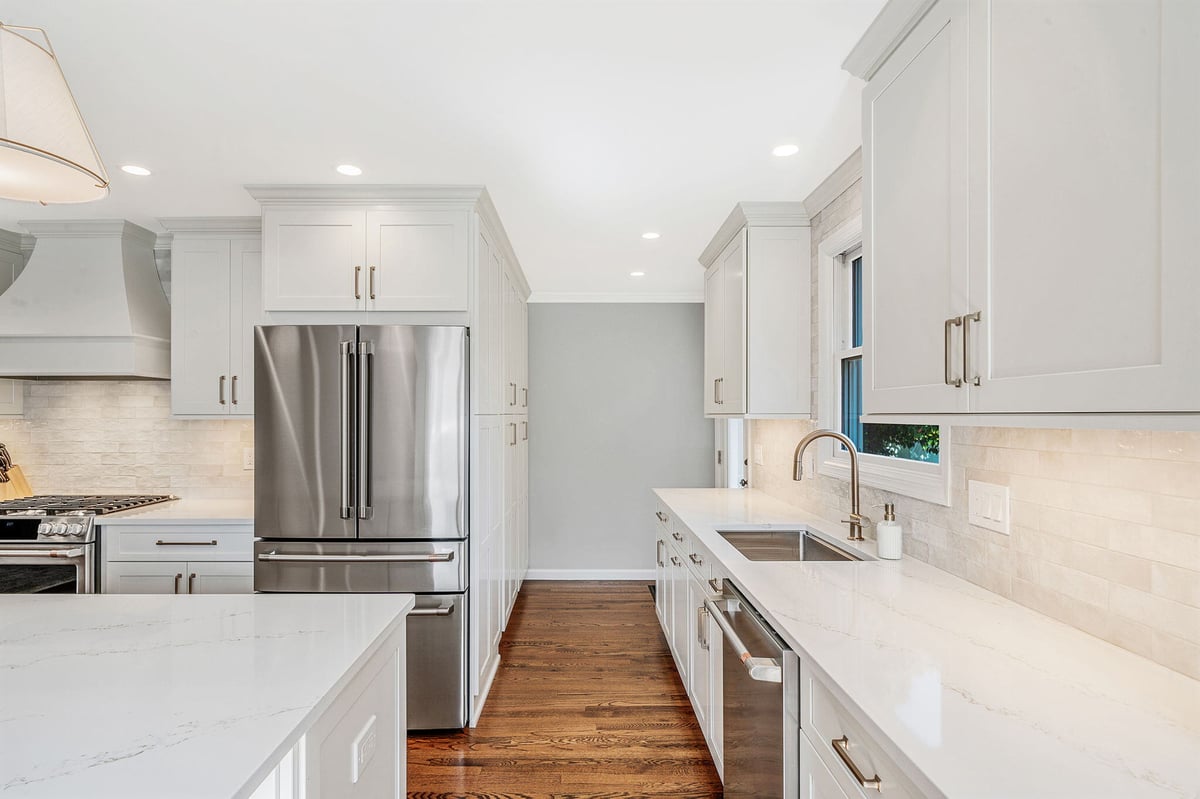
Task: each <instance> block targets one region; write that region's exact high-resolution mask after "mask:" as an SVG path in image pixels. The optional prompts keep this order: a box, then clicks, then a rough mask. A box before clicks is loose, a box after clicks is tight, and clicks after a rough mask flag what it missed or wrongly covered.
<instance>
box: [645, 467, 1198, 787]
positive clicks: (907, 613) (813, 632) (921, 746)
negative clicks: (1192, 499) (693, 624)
mask: <svg viewBox="0 0 1200 799" xmlns="http://www.w3.org/2000/svg"><path fill="white" fill-rule="evenodd" d="M656 493H657V494H658V496H659V497H660V498H661V499H662V500H663V502H665V503H666V504H667V506H669V507H670V509H671V510H672V511H673V512H674V515H675V519H677V520H678V521H679V522H681V523H682V524H683V525H684V526H685V527H687V528H688V529H689V530H691V532H692V533H693V534H694V535H695V536H696V537H697V538H698V539H699V540H700V542H701V543H702V544H703V545H704V547H705V548H707V549H708V550H709V553H710V554H711V555H712V556H713V557H714V558H715V559H716V560H717V561H719V562H720V563H721V565H722V567H723V570H724V571H725V572H726V573H727V574H728V575H729V576H730V577H731V578H732V580H733V582H734V583H735V584H736V585H737V586H738V588H740V589H742V591H743V593H745V594H746V595H747V598H748V599H750V600H751V602H752V603H753V604H754V605H755V606H756V608H757V609H758V610H759V611H760V612H761V613H762V614H763V615H764V616H765V617H766V618H767V619H768V620H769V621H770V622H771V624H772V625H773V626H774V627H775V629H776V631H777V632H778V633H779V634H780V635H781V636H782V637H783V638H784V639H785V640H786V641H787V642H788V643H789V645H791V646H792V647H793V648H794V649H795V650H796V652H797V653H798V654H799V655H800V657H801V658H802V659H805V660H807V662H808V663H810V664H811V665H813V666H814V668H815V670H816V671H817V672H818V673H819V674H821V675H824V676H826V677H828V678H829V679H830V680H831V681H832V682H833V683H834V684H835V685H836V686H837V688H838V689H840V693H841V694H843V695H844V697H845V699H847V700H849V702H850V703H851V704H852V705H853V706H856V707H857V709H858V711H860V713H861V715H862V716H865V717H866V718H868V719H870V724H871V726H873V727H875V729H876V731H877V732H879V733H881V734H882V736H884V737H886V739H888V740H889V741H890V742H891V744H892V747H894V749H895V750H898V754H899V756H900V757H901V758H902V759H903V760H907V761H908V762H909V765H910V766H911V767H915V768H916V769H917V770H918V771H919V772H920V773H921V774H923V775H924V776H925V777H926V778H927V779H928V780H929V781H930V782H931V783H932V784H933V785H934V786H936V788H937V789H938V790H940V791H941V792H942V793H943V794H944V795H945V796H947V797H952V799H975V798H976V797H979V798H983V797H987V798H988V799H1037V798H1038V797H1045V798H1046V799H1050V798H1051V797H1053V799H1085V798H1086V799H1097V798H1098V797H1113V798H1114V799H1116V797H1120V799H1135V798H1137V797H1155V798H1157V797H1186V799H1195V798H1196V797H1200V681H1196V680H1193V679H1190V678H1188V677H1185V676H1184V675H1182V674H1179V673H1177V672H1174V671H1171V670H1170V669H1167V668H1166V667H1163V666H1159V665H1157V664H1155V663H1153V662H1151V661H1149V660H1146V659H1145V658H1142V657H1139V656H1137V655H1134V654H1133V653H1131V652H1127V651H1125V650H1123V649H1120V648H1118V647H1116V646H1113V645H1111V644H1108V643H1105V642H1104V641H1101V640H1100V639H1098V638H1094V637H1092V636H1090V635H1087V634H1086V633H1083V632H1081V631H1079V630H1076V629H1074V628H1072V627H1069V626H1067V625H1065V624H1061V623H1059V622H1057V621H1054V620H1053V619H1050V618H1048V617H1046V616H1043V615H1041V614H1038V613H1036V612H1034V611H1032V610H1030V609H1028V608H1025V607H1022V606H1021V605H1018V604H1016V603H1015V602H1012V601H1010V600H1007V599H1005V598H1003V597H1001V596H999V595H998V594H994V593H991V592H989V591H986V590H984V589H982V588H979V587H977V586H975V585H972V584H971V583H968V582H966V581H965V580H962V579H959V578H957V577H955V576H953V575H951V574H949V573H947V572H944V571H941V570H940V569H936V568H934V567H932V566H929V565H927V564H925V563H922V562H920V561H916V560H913V559H910V558H905V559H904V560H900V561H867V562H861V563H849V562H847V563H818V562H800V563H765V562H752V561H749V560H747V559H746V558H745V557H743V556H742V555H741V554H740V553H739V552H738V551H737V550H735V549H734V548H733V547H732V546H731V545H730V544H729V543H728V542H726V541H725V540H724V539H723V538H721V537H720V536H719V535H718V534H717V532H716V531H717V529H728V528H729V527H734V526H737V525H760V524H781V525H788V526H793V527H794V526H797V525H799V526H804V527H807V528H809V529H813V530H816V531H820V532H823V533H825V534H827V535H828V536H829V537H830V538H833V539H834V540H837V541H838V543H839V545H842V546H848V545H849V542H847V541H845V536H846V528H845V525H839V524H837V523H836V522H833V523H830V522H829V521H827V520H822V519H818V518H816V517H814V516H812V515H811V514H806V513H804V512H803V511H801V510H799V509H797V508H795V507H792V506H790V505H787V504H785V503H783V502H780V501H778V500H775V499H773V498H771V497H769V496H767V495H765V494H762V493H761V492H758V491H753V490H751V491H742V490H736V489H734V490H726V489H658V490H657V491H656ZM674 522H675V520H672V523H674ZM864 551H866V552H867V553H868V554H870V555H872V556H874V554H875V553H874V544H873V542H866V547H865V550H864ZM892 747H889V748H892Z"/></svg>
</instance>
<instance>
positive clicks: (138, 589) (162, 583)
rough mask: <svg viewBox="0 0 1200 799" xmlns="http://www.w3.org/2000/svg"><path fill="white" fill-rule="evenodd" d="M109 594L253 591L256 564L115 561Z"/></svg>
mask: <svg viewBox="0 0 1200 799" xmlns="http://www.w3.org/2000/svg"><path fill="white" fill-rule="evenodd" d="M104 593H106V594H252V593H254V564H253V563H251V562H227V561H203V560H199V561H173V560H150V561H113V562H111V563H106V564H104Z"/></svg>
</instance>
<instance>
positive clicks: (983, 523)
mask: <svg viewBox="0 0 1200 799" xmlns="http://www.w3.org/2000/svg"><path fill="white" fill-rule="evenodd" d="M967 520H968V521H969V522H970V523H971V524H974V525H977V526H979V527H983V528H985V529H988V530H994V531H996V532H997V533H1003V534H1004V535H1010V531H1009V507H1008V486H1002V485H996V484H994V483H981V482H979V481H978V480H968V481H967Z"/></svg>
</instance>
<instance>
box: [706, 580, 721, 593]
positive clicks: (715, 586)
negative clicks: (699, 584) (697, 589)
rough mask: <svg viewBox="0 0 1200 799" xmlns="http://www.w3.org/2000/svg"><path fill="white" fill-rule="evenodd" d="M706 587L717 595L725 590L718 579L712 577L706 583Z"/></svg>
mask: <svg viewBox="0 0 1200 799" xmlns="http://www.w3.org/2000/svg"><path fill="white" fill-rule="evenodd" d="M708 587H709V588H711V589H712V590H713V591H715V592H717V593H718V594H719V593H721V592H722V591H724V590H725V585H724V584H723V583H722V582H721V578H720V577H713V578H711V579H710V580H709V581H708Z"/></svg>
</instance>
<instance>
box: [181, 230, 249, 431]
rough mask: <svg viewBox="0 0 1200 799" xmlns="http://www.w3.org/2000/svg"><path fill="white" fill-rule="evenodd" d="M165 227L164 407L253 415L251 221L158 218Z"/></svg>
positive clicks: (191, 412)
mask: <svg viewBox="0 0 1200 799" xmlns="http://www.w3.org/2000/svg"><path fill="white" fill-rule="evenodd" d="M160 222H161V223H162V224H163V226H164V227H166V228H167V229H168V230H171V231H172V233H173V240H172V243H171V411H172V413H174V414H175V415H178V416H251V415H253V413H254V325H256V324H258V323H259V321H260V318H261V316H262V312H261V308H262V268H261V267H262V246H261V242H260V239H259V237H258V234H257V231H256V230H254V228H256V227H257V225H258V220H257V219H254V218H249V219H246V220H230V219H219V218H218V219H163V220H160Z"/></svg>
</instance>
